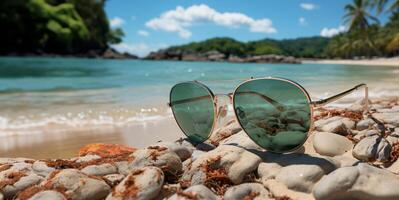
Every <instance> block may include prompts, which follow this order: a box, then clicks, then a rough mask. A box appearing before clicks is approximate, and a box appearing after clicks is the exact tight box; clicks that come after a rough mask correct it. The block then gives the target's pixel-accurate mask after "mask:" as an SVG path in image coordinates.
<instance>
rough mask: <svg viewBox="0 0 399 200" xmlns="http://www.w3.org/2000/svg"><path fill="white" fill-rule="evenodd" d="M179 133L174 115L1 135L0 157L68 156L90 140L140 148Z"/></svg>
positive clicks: (170, 138) (171, 138) (178, 136)
mask: <svg viewBox="0 0 399 200" xmlns="http://www.w3.org/2000/svg"><path fill="white" fill-rule="evenodd" d="M0 135H1V134H0ZM180 137H183V133H182V132H181V131H180V129H179V127H178V126H177V125H176V123H175V122H174V120H173V118H167V119H162V120H158V121H156V122H147V123H141V124H138V123H136V124H129V125H126V126H124V127H112V126H101V127H96V128H91V129H89V130H76V131H72V132H71V131H68V132H56V133H54V132H44V133H39V134H36V133H35V134H29V135H26V134H25V135H3V136H1V137H0V157H27V158H34V159H41V158H69V157H73V156H77V152H78V151H79V149H80V148H81V147H83V146H84V145H86V144H91V143H114V144H125V145H129V146H132V147H137V148H142V147H145V146H146V145H149V144H152V143H155V142H157V141H160V140H162V141H175V140H176V139H177V138H180Z"/></svg>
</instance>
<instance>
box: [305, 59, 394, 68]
mask: <svg viewBox="0 0 399 200" xmlns="http://www.w3.org/2000/svg"><path fill="white" fill-rule="evenodd" d="M302 64H340V65H369V66H370V65H375V66H391V67H399V57H393V58H376V59H364V60H353V59H352V60H350V59H339V60H333V59H321V60H308V59H304V60H302Z"/></svg>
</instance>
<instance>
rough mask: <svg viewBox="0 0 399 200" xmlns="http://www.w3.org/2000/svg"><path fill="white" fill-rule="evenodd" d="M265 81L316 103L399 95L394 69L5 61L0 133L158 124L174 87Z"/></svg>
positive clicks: (220, 89) (222, 88)
mask: <svg viewBox="0 0 399 200" xmlns="http://www.w3.org/2000/svg"><path fill="white" fill-rule="evenodd" d="M265 76H275V77H285V78H289V79H292V80H294V81H296V82H298V83H300V84H302V85H303V86H304V87H305V88H306V89H307V90H308V92H309V93H310V94H311V96H312V97H313V98H320V97H324V96H328V95H330V94H333V93H335V92H339V91H341V90H342V89H345V88H349V87H351V86H352V85H354V84H357V83H361V82H364V83H367V84H369V86H370V88H371V95H372V96H382V95H397V93H398V91H399V79H398V78H397V77H398V76H399V68H395V67H383V66H354V65H352V66H351V65H321V64H302V65H291V64H249V63H241V64H236V63H234V64H233V63H217V62H173V61H141V60H101V59H76V58H13V57H3V58H0V131H1V130H3V131H4V130H17V129H21V128H31V127H38V126H47V125H49V124H51V125H59V124H68V125H75V126H86V125H91V124H102V123H105V124H115V125H121V124H124V123H128V122H140V121H145V120H154V119H158V118H159V117H162V116H164V115H165V114H166V115H168V114H170V111H168V109H167V107H166V106H165V104H166V102H167V100H168V93H169V89H170V88H171V87H172V86H173V85H174V84H175V83H177V82H181V81H187V80H200V81H203V82H204V83H205V84H207V85H208V86H209V87H210V88H211V89H212V90H214V91H215V92H216V93H228V92H231V91H232V90H234V88H235V87H236V86H237V84H238V83H239V82H240V81H241V80H230V79H245V78H248V77H265ZM358 95H361V94H358Z"/></svg>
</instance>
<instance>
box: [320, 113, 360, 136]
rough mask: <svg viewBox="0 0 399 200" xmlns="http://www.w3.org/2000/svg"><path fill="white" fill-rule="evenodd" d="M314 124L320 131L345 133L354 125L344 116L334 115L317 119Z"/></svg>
mask: <svg viewBox="0 0 399 200" xmlns="http://www.w3.org/2000/svg"><path fill="white" fill-rule="evenodd" d="M314 125H315V127H316V129H317V130H318V131H321V132H330V133H338V134H341V135H347V134H348V133H349V132H350V129H353V128H354V127H355V122H354V121H352V120H351V119H348V118H345V117H340V116H335V117H331V118H328V119H322V120H318V121H316V122H315V123H314Z"/></svg>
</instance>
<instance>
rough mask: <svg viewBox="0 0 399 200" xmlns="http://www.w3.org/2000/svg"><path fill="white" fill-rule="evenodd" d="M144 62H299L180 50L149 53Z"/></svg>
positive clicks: (276, 58)
mask: <svg viewBox="0 0 399 200" xmlns="http://www.w3.org/2000/svg"><path fill="white" fill-rule="evenodd" d="M144 59H146V60H177V61H226V62H237V63H241V62H249V63H289V64H299V63H301V60H300V59H298V58H295V57H292V56H283V55H273V54H270V55H257V56H251V55H248V56H245V57H240V56H237V55H226V54H224V53H221V52H219V51H216V50H213V51H208V52H205V53H197V52H192V51H182V50H159V51H157V52H151V53H150V54H149V55H148V56H147V57H145V58H144Z"/></svg>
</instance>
